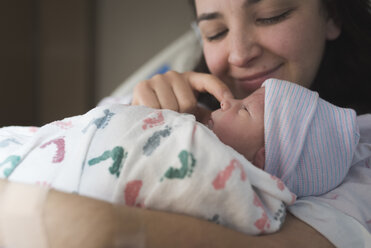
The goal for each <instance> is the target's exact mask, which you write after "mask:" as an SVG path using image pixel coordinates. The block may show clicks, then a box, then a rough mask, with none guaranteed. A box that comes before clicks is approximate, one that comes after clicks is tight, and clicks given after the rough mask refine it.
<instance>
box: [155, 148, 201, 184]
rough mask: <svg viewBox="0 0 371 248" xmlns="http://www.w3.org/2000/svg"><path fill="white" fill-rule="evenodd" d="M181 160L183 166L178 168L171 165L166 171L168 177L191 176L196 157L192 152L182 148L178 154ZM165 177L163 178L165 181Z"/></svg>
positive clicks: (180, 177)
mask: <svg viewBox="0 0 371 248" xmlns="http://www.w3.org/2000/svg"><path fill="white" fill-rule="evenodd" d="M178 158H179V161H180V163H181V164H182V166H181V167H180V168H179V169H178V168H174V167H170V168H169V169H168V170H167V171H166V172H165V175H164V177H165V178H167V179H184V178H185V177H191V176H192V173H193V169H194V167H195V165H196V159H195V158H194V156H193V154H192V153H189V152H187V151H186V150H182V151H181V152H180V153H179V155H178ZM163 180H164V178H161V181H163Z"/></svg>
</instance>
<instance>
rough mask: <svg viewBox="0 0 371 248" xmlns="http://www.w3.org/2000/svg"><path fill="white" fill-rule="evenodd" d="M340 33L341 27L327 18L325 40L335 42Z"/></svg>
mask: <svg viewBox="0 0 371 248" xmlns="http://www.w3.org/2000/svg"><path fill="white" fill-rule="evenodd" d="M340 33H341V27H340V25H339V24H338V23H336V22H335V21H334V19H333V18H329V19H328V20H327V24H326V38H327V39H328V40H336V39H337V38H338V37H339V35H340Z"/></svg>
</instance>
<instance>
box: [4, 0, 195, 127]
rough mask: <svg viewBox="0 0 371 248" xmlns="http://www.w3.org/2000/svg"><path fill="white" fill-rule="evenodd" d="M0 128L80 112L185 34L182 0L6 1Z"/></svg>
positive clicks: (187, 19) (187, 15) (186, 15)
mask: <svg viewBox="0 0 371 248" xmlns="http://www.w3.org/2000/svg"><path fill="white" fill-rule="evenodd" d="M1 3H2V5H1V8H0V34H1V39H0V83H1V89H0V127H1V126H8V125H36V126H40V125H43V124H45V123H48V122H51V121H54V120H59V119H62V118H65V117H68V116H73V115H78V114H83V113H85V112H86V111H88V110H89V109H90V108H92V107H94V106H95V104H96V103H97V102H98V101H99V100H100V99H101V98H103V97H104V96H107V95H109V94H110V93H111V92H112V91H113V90H114V89H115V88H116V87H117V86H118V85H119V84H120V83H121V82H122V81H123V80H124V79H125V78H127V77H128V76H129V75H130V74H131V73H132V72H133V71H135V70H136V69H137V68H138V67H139V66H141V65H142V64H143V63H144V62H145V61H147V60H148V59H149V58H151V57H152V56H153V55H155V54H156V53H157V52H158V51H159V50H161V49H162V48H164V47H165V46H166V45H167V44H169V43H170V42H172V41H173V40H175V39H176V38H177V37H178V36H180V35H181V34H182V33H184V32H185V31H186V30H187V29H188V28H189V25H190V22H191V19H192V13H191V11H190V8H189V6H188V5H187V0H153V1H148V0H63V1H61V0H32V1H30V0H3V1H2V2H1Z"/></svg>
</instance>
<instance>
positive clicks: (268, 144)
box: [263, 79, 359, 197]
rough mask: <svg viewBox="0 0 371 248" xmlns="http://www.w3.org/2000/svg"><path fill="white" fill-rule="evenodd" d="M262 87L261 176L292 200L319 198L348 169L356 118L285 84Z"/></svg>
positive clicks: (273, 82) (356, 133)
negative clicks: (279, 184) (287, 192)
mask: <svg viewBox="0 0 371 248" xmlns="http://www.w3.org/2000/svg"><path fill="white" fill-rule="evenodd" d="M263 86H265V107H264V111H265V112H264V132H265V137H264V141H265V156H266V158H265V171H267V172H268V173H271V174H273V175H275V176H276V177H278V178H280V179H281V180H282V181H283V182H284V183H285V184H286V185H287V187H288V188H289V189H290V190H291V191H292V192H293V193H295V194H296V195H297V196H298V197H302V196H308V195H320V194H324V193H326V192H328V191H330V190H331V189H333V188H335V187H336V186H338V185H339V184H340V183H341V182H342V181H343V179H344V178H345V176H346V174H347V173H348V170H349V168H350V165H351V162H352V158H353V154H354V150H355V148H356V145H357V144H358V141H359V129H358V126H357V124H356V113H355V111H354V110H352V109H345V108H340V107H337V106H335V105H333V104H331V103H329V102H326V101H325V100H323V99H321V98H319V95H318V93H317V92H314V91H311V90H308V89H306V88H304V87H302V86H300V85H297V84H294V83H290V82H287V81H282V80H277V79H268V80H266V81H265V82H264V84H263Z"/></svg>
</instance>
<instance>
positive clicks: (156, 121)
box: [142, 111, 164, 130]
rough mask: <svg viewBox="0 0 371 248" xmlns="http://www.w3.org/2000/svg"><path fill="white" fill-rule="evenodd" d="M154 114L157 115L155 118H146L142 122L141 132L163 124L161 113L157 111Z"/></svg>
mask: <svg viewBox="0 0 371 248" xmlns="http://www.w3.org/2000/svg"><path fill="white" fill-rule="evenodd" d="M156 114H157V116H156V117H153V118H147V119H144V120H143V126H142V128H143V130H146V129H147V128H152V127H155V126H160V125H162V124H164V116H163V114H162V112H161V111H158V112H156Z"/></svg>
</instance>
